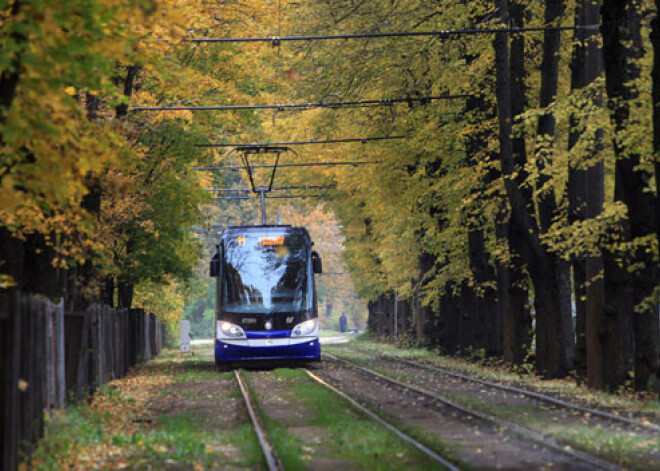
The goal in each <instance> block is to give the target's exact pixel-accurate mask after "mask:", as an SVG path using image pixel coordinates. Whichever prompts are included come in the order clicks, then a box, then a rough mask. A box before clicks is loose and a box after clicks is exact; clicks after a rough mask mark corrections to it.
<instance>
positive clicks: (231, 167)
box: [192, 160, 383, 171]
mask: <svg viewBox="0 0 660 471" xmlns="http://www.w3.org/2000/svg"><path fill="white" fill-rule="evenodd" d="M382 163H383V162H382V161H380V160H376V161H374V162H367V161H358V162H303V163H299V164H279V165H277V168H281V167H336V166H340V165H375V164H382ZM275 167H276V166H275V165H250V166H249V167H248V166H246V165H228V166H226V167H193V168H192V169H193V170H202V171H203V170H246V169H248V168H275Z"/></svg>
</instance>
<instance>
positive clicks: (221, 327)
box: [218, 322, 247, 339]
mask: <svg viewBox="0 0 660 471" xmlns="http://www.w3.org/2000/svg"><path fill="white" fill-rule="evenodd" d="M220 332H222V333H223V334H224V335H225V336H227V337H233V338H237V339H244V338H247V336H246V335H245V331H244V330H243V329H242V328H241V327H239V326H237V325H235V324H231V323H229V322H218V333H220Z"/></svg>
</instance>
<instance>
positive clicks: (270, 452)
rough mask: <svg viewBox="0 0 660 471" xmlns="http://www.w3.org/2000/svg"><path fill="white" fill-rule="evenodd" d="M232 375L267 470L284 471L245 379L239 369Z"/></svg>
mask: <svg viewBox="0 0 660 471" xmlns="http://www.w3.org/2000/svg"><path fill="white" fill-rule="evenodd" d="M234 376H235V377H236V382H237V383H238V387H239V388H240V390H241V394H242V395H243V400H244V402H245V407H246V408H247V411H248V414H249V415H250V421H251V422H252V427H253V428H254V432H255V434H256V435H257V440H258V441H259V446H261V451H262V452H263V455H264V459H265V460H266V465H267V466H268V471H284V466H282V462H281V461H280V459H279V458H278V456H277V452H276V451H275V447H274V446H273V444H272V442H271V441H270V439H269V438H268V434H267V433H266V428H265V427H264V425H263V422H262V420H261V418H260V417H259V414H258V412H257V410H256V408H255V407H254V404H253V402H252V396H251V395H250V391H249V390H248V387H247V385H246V384H245V380H244V379H243V377H242V376H241V373H240V371H239V370H234Z"/></svg>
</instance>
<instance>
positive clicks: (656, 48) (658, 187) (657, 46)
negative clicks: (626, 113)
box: [651, 0, 660, 375]
mask: <svg viewBox="0 0 660 471" xmlns="http://www.w3.org/2000/svg"><path fill="white" fill-rule="evenodd" d="M655 11H656V15H655V17H654V18H653V21H652V22H651V28H652V31H651V42H652V44H653V72H652V78H653V152H654V154H655V164H654V167H655V169H654V170H655V218H656V226H655V230H656V238H657V240H658V243H659V244H660V0H655ZM656 374H657V375H660V368H659V369H656Z"/></svg>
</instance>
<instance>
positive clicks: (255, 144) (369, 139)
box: [195, 136, 410, 147]
mask: <svg viewBox="0 0 660 471" xmlns="http://www.w3.org/2000/svg"><path fill="white" fill-rule="evenodd" d="M409 137H410V136H380V137H362V138H360V137H356V138H350V139H325V140H322V141H292V142H248V143H233V144H223V143H211V144H195V146H196V147H268V146H307V145H314V144H344V143H347V142H359V143H361V144H366V143H367V142H372V141H385V140H391V139H407V138H409Z"/></svg>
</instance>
